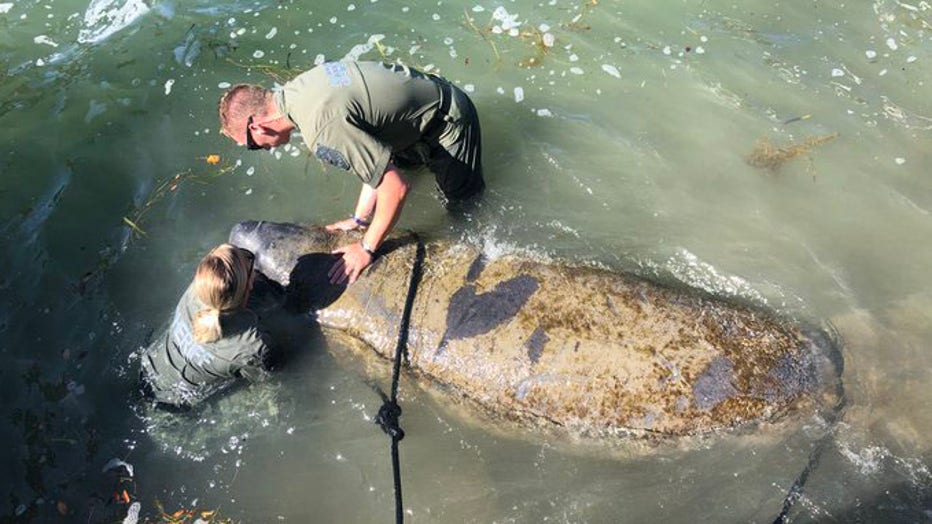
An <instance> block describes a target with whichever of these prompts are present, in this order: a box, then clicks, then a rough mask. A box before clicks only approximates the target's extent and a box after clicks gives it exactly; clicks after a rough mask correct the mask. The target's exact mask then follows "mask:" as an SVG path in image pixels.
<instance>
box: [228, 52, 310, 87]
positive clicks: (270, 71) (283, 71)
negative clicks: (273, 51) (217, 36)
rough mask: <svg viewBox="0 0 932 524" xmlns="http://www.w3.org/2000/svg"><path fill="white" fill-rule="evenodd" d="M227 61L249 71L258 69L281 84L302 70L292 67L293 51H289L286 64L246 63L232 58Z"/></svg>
mask: <svg viewBox="0 0 932 524" xmlns="http://www.w3.org/2000/svg"><path fill="white" fill-rule="evenodd" d="M227 62H229V63H231V64H233V65H235V66H236V67H240V68H242V69H246V70H247V71H251V70H253V69H256V70H258V71H259V72H261V73H263V74H264V75H266V76H268V77H269V78H271V79H272V80H274V81H275V82H278V83H279V84H284V83H285V82H288V81H290V80H292V79H293V78H294V77H296V76H298V75H299V74H300V73H301V72H302V71H300V70H298V69H292V67H291V53H288V57H287V58H286V59H285V65H284V66H280V65H271V64H244V63H241V62H237V61H236V60H233V59H232V58H227Z"/></svg>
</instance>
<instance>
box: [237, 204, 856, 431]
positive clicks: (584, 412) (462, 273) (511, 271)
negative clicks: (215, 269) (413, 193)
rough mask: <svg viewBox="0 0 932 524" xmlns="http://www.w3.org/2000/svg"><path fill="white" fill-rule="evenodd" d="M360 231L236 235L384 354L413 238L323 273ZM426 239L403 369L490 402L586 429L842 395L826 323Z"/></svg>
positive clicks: (782, 410) (307, 300)
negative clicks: (338, 282)
mask: <svg viewBox="0 0 932 524" xmlns="http://www.w3.org/2000/svg"><path fill="white" fill-rule="evenodd" d="M354 238H358V237H355V236H354V234H352V233H348V234H331V233H328V232H326V231H324V230H323V229H321V228H316V227H305V226H300V225H295V224H280V223H271V222H243V223H240V224H238V225H236V226H235V227H234V228H233V230H232V232H231V233H230V242H231V243H233V244H236V245H238V246H241V247H244V248H246V249H249V250H252V251H253V252H255V253H256V254H257V261H258V262H257V264H258V268H259V269H260V270H261V271H262V272H263V273H264V274H265V275H266V276H268V277H269V278H271V279H272V280H274V281H276V282H278V283H279V284H281V285H282V286H284V287H286V289H288V291H289V299H290V301H291V302H292V305H294V306H297V307H299V308H303V309H306V310H308V311H313V312H316V317H317V319H318V321H319V322H320V323H321V324H323V325H324V326H329V327H332V328H336V329H339V330H343V331H345V332H348V333H349V334H351V335H353V336H354V337H357V338H359V339H361V340H362V341H364V342H366V343H367V344H368V345H369V346H371V347H372V349H374V350H375V351H376V352H377V353H379V354H380V355H382V356H384V357H386V358H391V357H392V356H393V354H394V351H395V345H396V343H397V338H398V336H397V335H398V331H397V330H398V329H399V324H400V321H401V315H402V311H403V309H404V305H405V301H406V299H407V298H408V288H409V280H410V278H412V269H413V268H414V266H415V263H416V261H417V260H418V247H419V246H418V244H419V241H418V240H417V239H416V238H415V237H414V236H412V235H395V236H393V237H391V238H390V239H389V240H387V241H386V242H385V243H383V245H382V246H381V247H380V249H379V253H378V255H379V256H378V258H377V259H376V260H375V261H374V262H373V264H372V265H371V266H370V267H369V268H368V269H367V270H366V271H365V272H364V274H363V275H362V277H361V278H360V279H359V280H358V281H357V282H356V283H355V284H353V285H352V286H349V287H346V286H334V285H331V284H329V283H328V280H327V271H328V269H329V268H330V267H331V266H332V264H333V262H334V260H335V258H334V257H335V255H331V254H330V252H331V250H332V249H333V248H335V247H338V246H340V245H343V244H345V243H347V242H350V241H352V240H353V239H354ZM423 247H424V249H423V250H422V251H421V254H422V257H421V259H420V260H421V262H422V266H421V268H422V271H421V277H420V282H419V285H418V286H417V288H416V293H415V299H414V303H413V309H412V314H411V322H410V331H409V334H408V339H407V341H408V348H407V350H408V355H409V361H410V364H411V368H412V369H413V371H414V372H415V373H416V374H418V375H419V376H421V377H426V378H429V379H431V380H432V381H434V382H436V383H439V384H442V385H443V386H445V388H444V389H446V390H448V391H450V392H452V393H454V394H458V395H461V396H462V397H464V398H466V399H468V400H470V401H472V402H473V403H475V404H477V405H479V406H480V407H481V408H483V409H484V410H485V411H487V412H488V413H490V414H492V415H495V416H501V417H505V418H507V419H510V420H514V421H517V422H519V423H521V424H530V425H537V426H549V427H554V426H556V427H560V428H563V429H565V430H568V431H570V432H572V433H573V434H577V435H585V436H596V437H599V436H606V435H616V434H622V435H635V436H649V435H696V434H703V433H707V432H709V431H712V430H716V429H723V428H736V427H740V426H744V425H748V424H753V423H758V422H772V421H777V420H781V419H783V418H784V417H786V416H788V415H790V414H810V413H812V412H814V411H815V410H820V409H826V408H831V407H833V406H835V405H836V403H837V402H838V401H839V398H840V397H839V391H840V371H841V370H840V365H841V361H840V357H839V351H838V348H837V347H836V344H835V342H834V341H833V338H832V337H830V336H828V335H827V334H826V333H824V332H823V331H821V330H817V329H812V328H807V327H805V326H802V325H799V324H797V323H795V322H791V321H788V320H784V319H781V318H779V317H777V316H776V315H774V314H771V313H768V312H766V311H762V310H760V309H757V308H752V307H747V306H741V305H735V304H731V303H728V302H725V301H722V300H718V299H715V298H713V297H709V296H707V295H706V294H703V293H700V292H697V291H695V290H689V289H685V290H684V289H673V288H671V287H668V286H663V285H658V284H655V283H652V282H649V281H646V280H643V279H641V278H637V277H634V276H631V275H625V274H618V273H613V272H610V271H605V270H601V269H593V268H588V267H571V266H567V265H557V264H548V263H543V262H540V261H535V260H529V259H525V258H519V257H516V256H504V257H500V258H496V259H494V260H489V259H487V258H486V257H485V256H484V255H483V254H482V252H481V251H480V250H478V249H476V248H474V247H471V246H468V245H463V244H457V243H449V242H430V243H427V244H426V245H424V246H423Z"/></svg>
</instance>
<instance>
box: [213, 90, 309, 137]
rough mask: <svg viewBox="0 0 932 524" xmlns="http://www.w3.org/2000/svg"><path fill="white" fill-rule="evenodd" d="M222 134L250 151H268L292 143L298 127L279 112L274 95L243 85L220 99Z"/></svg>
mask: <svg viewBox="0 0 932 524" xmlns="http://www.w3.org/2000/svg"><path fill="white" fill-rule="evenodd" d="M218 112H219V114H220V132H221V133H223V134H225V135H226V136H228V137H230V138H232V139H233V141H234V142H236V143H237V144H239V145H248V146H249V148H250V149H268V148H270V147H275V146H280V145H282V144H285V143H287V142H288V140H290V139H291V131H292V130H293V129H294V124H293V123H292V122H291V120H290V119H289V118H288V117H286V116H284V115H282V114H281V113H280V112H279V111H278V106H277V104H276V103H275V98H274V97H273V95H272V92H271V91H269V90H268V89H265V88H264V87H259V86H255V85H250V84H239V85H235V86H233V87H231V88H230V89H228V90H227V91H226V92H225V93H224V94H223V96H221V97H220V103H219V104H218Z"/></svg>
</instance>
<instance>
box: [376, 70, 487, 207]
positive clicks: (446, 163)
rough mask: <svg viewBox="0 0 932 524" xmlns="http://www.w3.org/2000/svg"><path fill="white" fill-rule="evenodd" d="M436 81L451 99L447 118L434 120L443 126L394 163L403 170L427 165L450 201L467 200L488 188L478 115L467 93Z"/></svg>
mask: <svg viewBox="0 0 932 524" xmlns="http://www.w3.org/2000/svg"><path fill="white" fill-rule="evenodd" d="M434 78H435V81H436V82H437V83H438V85H439V86H440V87H441V93H442V96H444V97H448V98H449V99H450V103H449V105H448V107H447V108H446V114H443V115H437V116H436V117H435V118H442V119H443V122H442V125H438V126H436V130H434V131H433V132H432V133H430V134H429V135H428V136H424V137H422V140H421V142H419V143H417V144H415V145H414V146H412V147H411V148H408V149H407V150H405V151H400V152H398V153H395V155H394V158H393V161H394V162H395V163H396V165H398V167H401V168H405V167H413V166H415V165H426V166H427V169H429V170H430V172H431V173H433V174H434V178H435V179H436V181H437V187H438V188H439V189H440V191H441V192H442V193H443V195H444V197H446V199H447V200H448V201H450V202H457V201H462V200H468V199H470V198H472V197H474V196H476V195H478V194H480V193H481V192H482V190H483V189H484V188H485V180H484V179H483V177H482V133H481V131H480V130H479V114H478V113H477V112H476V108H475V106H474V105H473V103H472V100H470V99H469V97H468V96H466V93H464V92H463V91H461V90H460V89H459V88H458V87H456V86H455V85H453V84H451V83H449V82H447V81H446V80H443V79H441V78H438V77H434ZM444 105H447V104H444Z"/></svg>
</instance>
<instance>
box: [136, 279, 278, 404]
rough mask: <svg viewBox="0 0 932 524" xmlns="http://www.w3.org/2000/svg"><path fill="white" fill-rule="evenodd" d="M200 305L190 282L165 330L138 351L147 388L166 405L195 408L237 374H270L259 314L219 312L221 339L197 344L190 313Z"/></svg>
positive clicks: (256, 377)
mask: <svg viewBox="0 0 932 524" xmlns="http://www.w3.org/2000/svg"><path fill="white" fill-rule="evenodd" d="M203 308H204V306H203V304H202V303H201V302H200V300H198V298H197V297H196V296H195V294H194V288H193V285H191V286H189V287H188V289H187V290H186V291H185V293H184V295H182V297H181V300H179V302H178V305H177V307H176V308H175V313H174V316H173V318H172V321H171V324H170V326H169V328H168V330H167V331H166V332H165V333H164V334H162V335H161V336H160V337H159V338H158V339H156V341H155V342H154V343H153V344H152V345H151V346H150V347H149V348H148V349H147V350H146V351H145V353H144V354H143V355H142V359H141V361H142V374H143V380H144V381H145V383H146V390H148V391H149V392H151V394H152V396H154V398H155V399H156V400H157V401H159V402H161V403H164V404H169V405H172V406H178V407H188V406H193V405H195V404H197V403H199V402H201V401H202V400H204V399H205V398H207V397H209V396H210V395H212V394H214V393H216V392H218V391H220V390H222V389H225V388H227V387H228V386H230V385H232V384H233V383H234V381H235V380H236V379H237V378H245V379H248V380H250V381H258V380H263V379H265V378H266V377H267V375H268V371H267V369H268V366H269V359H270V356H271V355H270V349H269V348H270V343H269V339H268V336H267V335H266V334H265V332H264V331H263V330H262V328H261V326H260V322H259V317H258V316H257V315H256V313H255V312H253V311H252V310H249V309H244V310H241V311H236V312H234V313H231V314H228V315H221V317H220V326H221V329H222V332H223V338H221V339H220V340H218V341H216V342H211V343H208V344H199V343H197V342H195V340H194V335H193V331H192V320H193V318H194V315H195V314H196V313H197V312H198V311H200V310H201V309H203Z"/></svg>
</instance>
